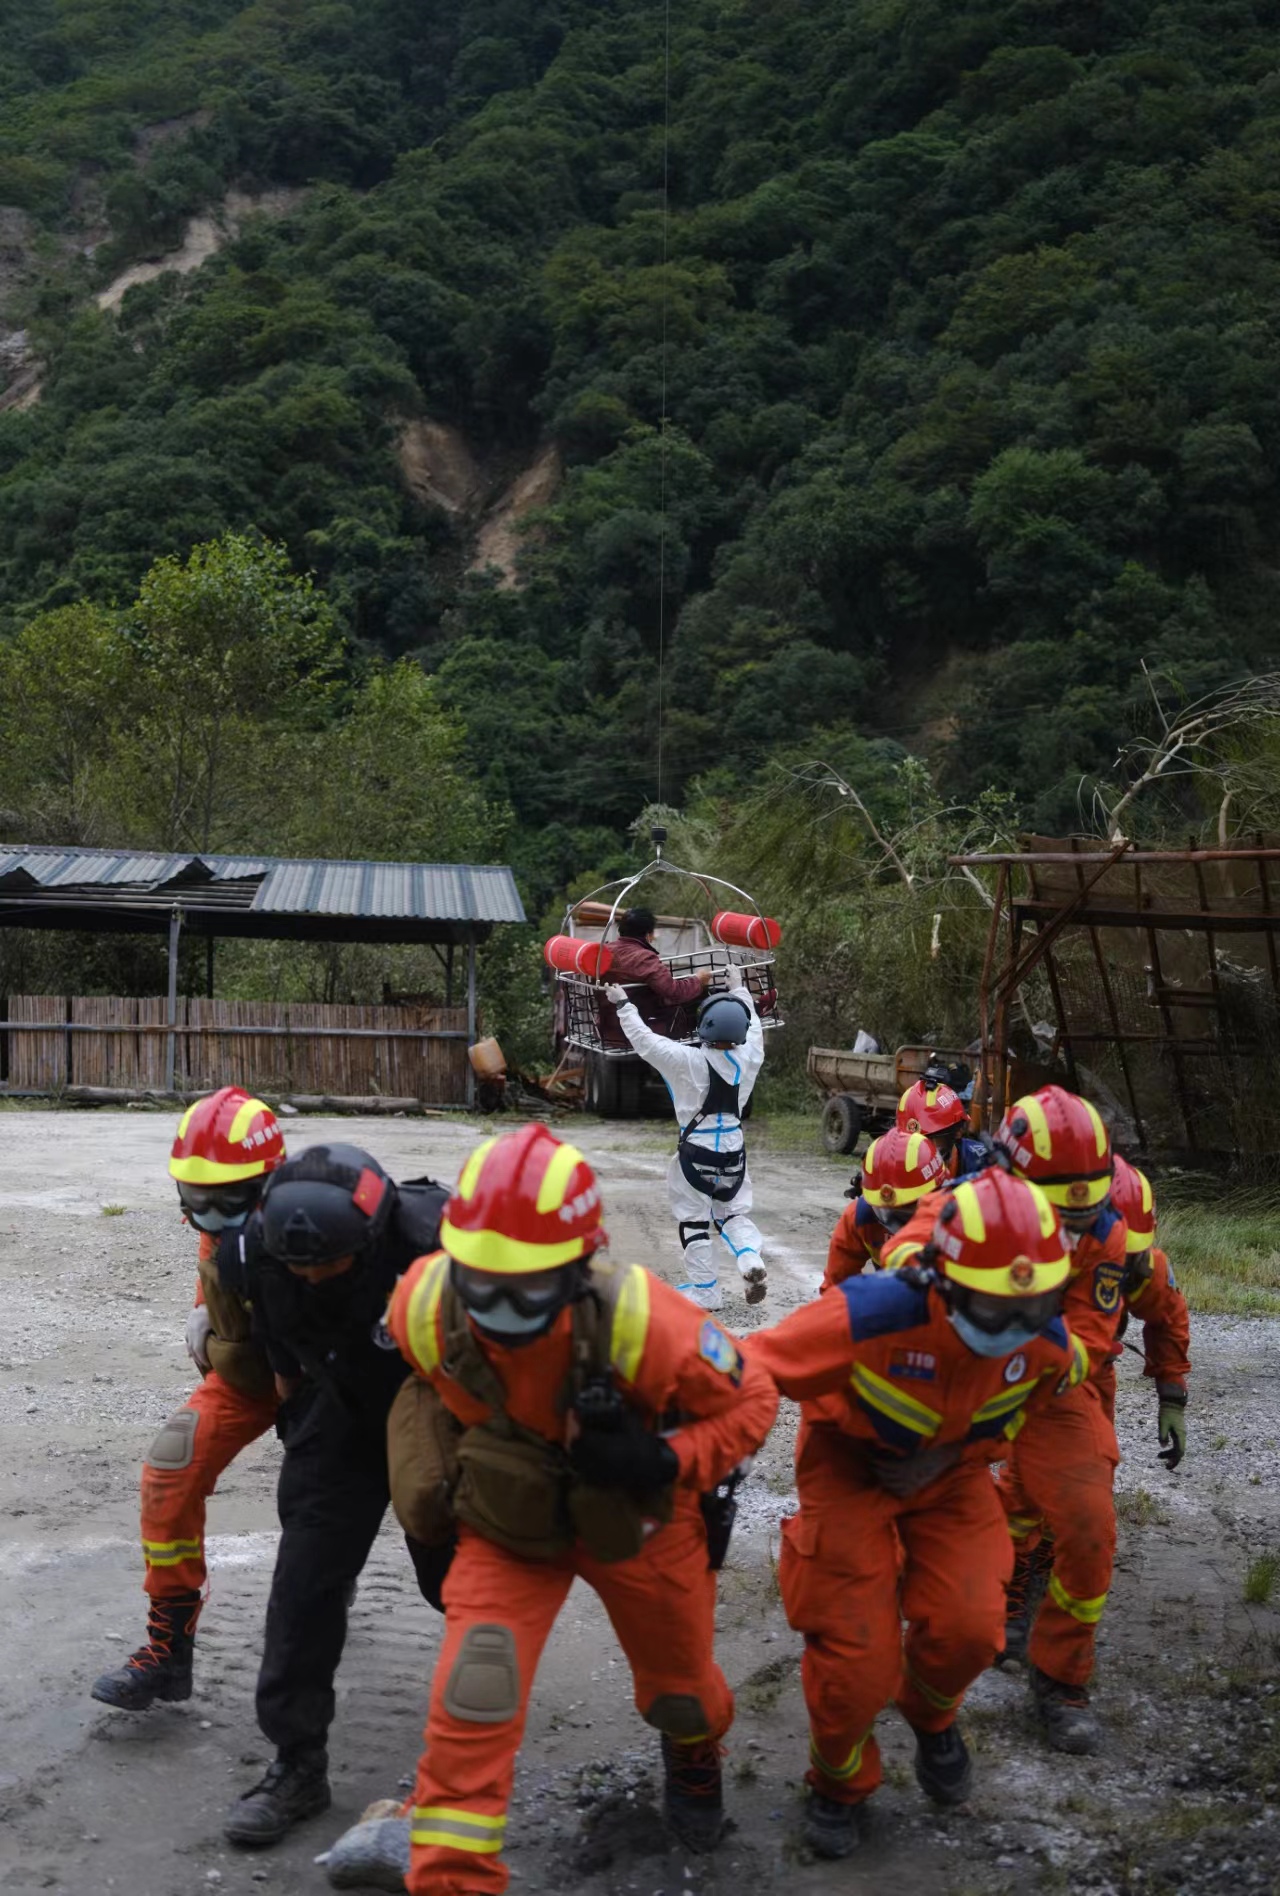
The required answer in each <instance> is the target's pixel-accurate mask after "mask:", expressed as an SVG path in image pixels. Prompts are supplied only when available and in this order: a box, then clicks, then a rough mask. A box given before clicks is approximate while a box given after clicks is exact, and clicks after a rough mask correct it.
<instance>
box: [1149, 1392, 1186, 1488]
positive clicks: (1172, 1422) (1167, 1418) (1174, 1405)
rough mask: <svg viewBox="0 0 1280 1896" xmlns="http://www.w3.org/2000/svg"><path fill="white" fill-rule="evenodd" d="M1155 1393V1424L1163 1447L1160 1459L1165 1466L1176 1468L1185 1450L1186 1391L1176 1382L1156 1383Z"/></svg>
mask: <svg viewBox="0 0 1280 1896" xmlns="http://www.w3.org/2000/svg"><path fill="white" fill-rule="evenodd" d="M1156 1394H1157V1395H1158V1396H1159V1398H1160V1414H1159V1420H1158V1424H1157V1426H1158V1428H1159V1432H1160V1446H1161V1448H1162V1449H1164V1453H1163V1454H1162V1455H1161V1456H1160V1460H1161V1461H1162V1462H1163V1463H1164V1465H1165V1467H1166V1468H1176V1467H1177V1466H1178V1463H1179V1462H1180V1461H1181V1460H1182V1457H1183V1456H1184V1455H1185V1454H1186V1452H1187V1392H1186V1390H1185V1389H1179V1388H1178V1386H1177V1384H1176V1383H1157V1384H1156ZM1166 1442H1167V1443H1168V1444H1169V1446H1168V1447H1167V1448H1165V1443H1166Z"/></svg>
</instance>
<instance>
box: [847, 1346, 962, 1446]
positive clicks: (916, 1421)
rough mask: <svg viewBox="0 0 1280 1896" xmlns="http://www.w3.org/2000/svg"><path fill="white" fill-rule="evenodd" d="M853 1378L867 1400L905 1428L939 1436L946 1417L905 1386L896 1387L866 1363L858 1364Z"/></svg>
mask: <svg viewBox="0 0 1280 1896" xmlns="http://www.w3.org/2000/svg"><path fill="white" fill-rule="evenodd" d="M849 1380H850V1382H851V1383H852V1384H853V1386H854V1388H855V1389H856V1390H857V1392H858V1394H859V1395H860V1396H861V1398H862V1400H863V1401H864V1402H866V1403H868V1404H869V1405H870V1406H871V1408H873V1409H878V1410H879V1411H880V1414H881V1415H886V1416H888V1417H889V1420H890V1421H891V1422H897V1423H898V1424H900V1426H901V1427H902V1428H905V1429H911V1430H912V1431H913V1432H914V1433H915V1434H916V1435H936V1434H937V1432H938V1430H939V1429H940V1428H941V1427H942V1420H943V1419H942V1417H941V1416H940V1415H939V1413H938V1411H937V1410H936V1409H931V1408H929V1406H928V1404H927V1403H924V1402H917V1401H916V1399H915V1397H914V1396H909V1395H908V1394H907V1393H906V1391H905V1389H898V1388H895V1386H894V1385H893V1383H891V1382H890V1381H889V1380H888V1378H887V1377H885V1376H877V1375H876V1373H875V1371H874V1370H873V1369H868V1368H867V1366H866V1364H865V1363H855V1364H854V1366H853V1374H852V1376H851V1377H850V1378H849Z"/></svg>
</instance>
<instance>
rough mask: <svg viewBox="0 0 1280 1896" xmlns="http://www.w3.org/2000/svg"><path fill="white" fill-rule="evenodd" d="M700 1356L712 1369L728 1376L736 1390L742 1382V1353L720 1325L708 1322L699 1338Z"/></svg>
mask: <svg viewBox="0 0 1280 1896" xmlns="http://www.w3.org/2000/svg"><path fill="white" fill-rule="evenodd" d="M698 1354H699V1356H700V1357H701V1358H702V1360H703V1362H704V1363H710V1365H711V1367H712V1369H718V1370H719V1372H720V1374H721V1375H722V1376H727V1377H728V1378H729V1381H730V1382H731V1383H732V1384H733V1386H734V1388H735V1389H736V1388H737V1387H738V1386H739V1384H740V1383H741V1381H742V1351H741V1350H740V1349H739V1348H738V1346H737V1344H736V1343H735V1342H734V1340H733V1338H732V1337H729V1336H726V1335H725V1333H724V1331H723V1330H722V1329H721V1328H720V1325H719V1324H718V1323H712V1322H710V1321H708V1322H706V1323H704V1324H703V1326H702V1333H701V1335H700V1336H699V1338H698Z"/></svg>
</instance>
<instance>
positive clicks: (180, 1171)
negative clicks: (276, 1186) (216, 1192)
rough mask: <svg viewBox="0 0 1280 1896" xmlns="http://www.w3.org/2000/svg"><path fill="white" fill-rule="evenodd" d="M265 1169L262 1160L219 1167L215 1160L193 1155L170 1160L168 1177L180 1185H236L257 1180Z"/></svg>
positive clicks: (248, 1160) (249, 1160) (251, 1160)
mask: <svg viewBox="0 0 1280 1896" xmlns="http://www.w3.org/2000/svg"><path fill="white" fill-rule="evenodd" d="M265 1169H266V1168H265V1167H264V1165H263V1163H262V1160H261V1159H260V1158H257V1159H246V1161H245V1162H244V1164H243V1165H221V1164H219V1163H218V1161H217V1160H216V1159H201V1158H197V1157H196V1156H195V1154H194V1153H193V1154H191V1155H189V1156H188V1157H187V1158H185V1159H170V1161H169V1176H170V1178H176V1179H177V1181H178V1183H179V1184H180V1185H238V1184H239V1183H240V1180H241V1179H242V1178H258V1177H260V1176H261V1174H262V1172H263V1171H264V1170H265Z"/></svg>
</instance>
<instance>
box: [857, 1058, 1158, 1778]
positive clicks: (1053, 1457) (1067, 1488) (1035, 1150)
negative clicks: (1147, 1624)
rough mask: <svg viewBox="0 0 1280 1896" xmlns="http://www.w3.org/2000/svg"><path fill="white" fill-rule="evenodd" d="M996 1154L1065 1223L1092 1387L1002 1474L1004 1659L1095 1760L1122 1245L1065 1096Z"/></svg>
mask: <svg viewBox="0 0 1280 1896" xmlns="http://www.w3.org/2000/svg"><path fill="white" fill-rule="evenodd" d="M995 1144H996V1148H997V1151H998V1152H1000V1153H1001V1154H1002V1155H1003V1158H1004V1161H1005V1163H1007V1164H1008V1165H1010V1166H1011V1167H1012V1169H1013V1171H1014V1173H1015V1174H1016V1175H1017V1176H1018V1177H1020V1178H1027V1179H1031V1180H1032V1181H1033V1182H1034V1183H1035V1184H1036V1185H1038V1186H1039V1187H1040V1188H1041V1190H1042V1191H1043V1192H1044V1193H1045V1195H1046V1197H1048V1198H1049V1199H1050V1200H1051V1201H1052V1203H1053V1205H1054V1208H1055V1209H1056V1211H1057V1213H1058V1216H1059V1217H1060V1218H1061V1220H1062V1224H1063V1228H1064V1230H1065V1233H1066V1239H1067V1245H1068V1248H1069V1252H1070V1259H1071V1273H1070V1277H1069V1280H1068V1284H1067V1291H1066V1297H1065V1301H1064V1306H1063V1311H1064V1315H1065V1317H1066V1320H1067V1322H1068V1323H1069V1324H1070V1325H1071V1329H1072V1331H1073V1333H1074V1334H1075V1335H1076V1336H1077V1337H1079V1338H1080V1339H1081V1340H1082V1342H1083V1343H1084V1345H1085V1346H1086V1347H1087V1349H1088V1353H1089V1376H1088V1380H1087V1381H1086V1382H1085V1383H1084V1384H1082V1386H1081V1387H1080V1388H1078V1389H1074V1390H1072V1391H1071V1392H1070V1394H1069V1395H1068V1396H1067V1397H1065V1398H1064V1399H1063V1401H1061V1402H1059V1403H1055V1404H1054V1405H1053V1406H1052V1407H1051V1408H1049V1409H1045V1410H1044V1411H1042V1412H1041V1413H1040V1414H1038V1415H1034V1416H1032V1417H1030V1418H1029V1420H1028V1422H1027V1426H1026V1428H1025V1429H1023V1430H1022V1432H1021V1433H1020V1434H1019V1436H1018V1438H1017V1440H1016V1442H1014V1444H1013V1446H1012V1448H1011V1449H1010V1452H1009V1458H1008V1462H1007V1465H1006V1466H1005V1468H1004V1469H1003V1471H1002V1473H1001V1477H1000V1483H999V1492H1000V1496H1001V1499H1002V1500H1003V1502H1004V1506H1005V1511H1006V1514H1007V1516H1008V1521H1009V1532H1010V1534H1011V1535H1012V1537H1013V1542H1014V1547H1015V1551H1016V1560H1015V1564H1014V1570H1013V1575H1012V1578H1011V1582H1010V1588H1009V1596H1008V1606H1007V1622H1008V1623H1007V1625H1006V1628H1005V1643H1004V1652H1003V1658H1004V1659H1005V1660H1009V1659H1021V1658H1023V1657H1025V1658H1026V1659H1027V1661H1028V1677H1029V1682H1030V1686H1031V1693H1032V1701H1033V1704H1034V1707H1035V1710H1036V1714H1037V1716H1038V1718H1039V1721H1040V1724H1041V1727H1042V1729H1043V1731H1044V1733H1045V1736H1046V1737H1047V1738H1048V1741H1049V1743H1050V1745H1051V1746H1052V1747H1053V1748H1054V1750H1057V1751H1066V1752H1074V1753H1089V1752H1094V1751H1096V1750H1097V1749H1098V1747H1099V1745H1100V1744H1101V1742H1102V1731H1101V1727H1100V1725H1099V1722H1098V1718H1097V1715H1096V1713H1095V1712H1094V1710H1093V1708H1092V1706H1091V1704H1090V1702H1089V1692H1088V1684H1089V1680H1090V1678H1091V1677H1092V1674H1093V1663H1094V1647H1095V1643H1096V1640H1097V1631H1098V1623H1099V1621H1100V1620H1101V1618H1102V1614H1103V1609H1104V1607H1105V1606H1106V1603H1107V1590H1108V1588H1109V1587H1110V1585H1111V1569H1112V1563H1113V1561H1114V1559H1115V1548H1116V1512H1115V1501H1114V1498H1113V1495H1112V1489H1113V1486H1114V1483H1115V1472H1116V1468H1117V1466H1118V1464H1119V1461H1120V1446H1119V1443H1118V1442H1117V1441H1116V1432H1115V1427H1114V1424H1113V1423H1112V1420H1111V1417H1110V1416H1109V1415H1108V1413H1107V1409H1106V1405H1105V1403H1104V1401H1103V1396H1102V1388H1101V1379H1104V1378H1106V1377H1112V1378H1113V1377H1114V1371H1113V1370H1112V1368H1111V1364H1112V1360H1113V1355H1114V1351H1115V1349H1116V1347H1117V1344H1116V1338H1117V1333H1118V1331H1119V1327H1120V1321H1121V1317H1122V1316H1123V1313H1124V1281H1125V1271H1126V1257H1127V1244H1128V1238H1127V1233H1126V1229H1125V1222H1124V1219H1123V1218H1122V1217H1121V1216H1120V1214H1119V1212H1118V1211H1116V1210H1114V1209H1113V1208H1112V1205H1111V1202H1110V1196H1109V1195H1110V1191H1111V1175H1112V1161H1111V1140H1110V1136H1109V1134H1108V1132H1107V1129H1106V1127H1105V1125H1104V1124H1103V1122H1102V1118H1101V1115H1100V1114H1099V1113H1098V1111H1097V1108H1096V1107H1094V1106H1093V1105H1091V1104H1090V1102H1089V1101H1088V1100H1086V1099H1081V1098H1079V1097H1078V1096H1077V1095H1076V1094H1075V1093H1068V1092H1067V1091H1066V1090H1065V1088H1063V1087H1061V1086H1046V1087H1042V1088H1041V1089H1040V1091H1039V1092H1037V1093H1029V1094H1027V1095H1026V1096H1025V1097H1024V1098H1022V1099H1019V1100H1015V1102H1014V1103H1013V1105H1012V1106H1011V1107H1010V1108H1009V1110H1008V1112H1007V1113H1006V1114H1005V1117H1004V1119H1003V1120H1002V1121H1001V1123H1000V1126H999V1128H998V1129H997V1131H996V1135H995ZM921 1229H922V1227H921V1225H920V1224H919V1223H918V1222H917V1221H916V1220H915V1219H913V1220H912V1222H911V1224H909V1225H908V1226H907V1228H906V1229H905V1230H904V1231H903V1232H902V1234H901V1236H900V1237H899V1238H898V1239H896V1240H895V1242H894V1246H893V1249H892V1251H890V1250H889V1249H888V1247H886V1262H887V1263H889V1264H890V1265H893V1264H895V1263H897V1262H898V1259H899V1256H900V1255H901V1253H903V1252H909V1250H910V1249H911V1246H912V1244H913V1243H914V1242H915V1241H917V1240H918V1238H919V1236H920V1233H921ZM1046 1528H1047V1530H1048V1533H1049V1535H1050V1536H1051V1537H1052V1543H1053V1544H1052V1562H1051V1566H1050V1570H1049V1573H1048V1590H1047V1592H1046V1594H1045V1597H1044V1598H1043V1600H1042V1601H1041V1602H1040V1604H1039V1607H1038V1610H1036V1611H1035V1614H1034V1621H1033V1622H1032V1623H1031V1624H1030V1626H1029V1625H1028V1622H1029V1620H1031V1612H1032V1606H1033V1604H1034V1599H1035V1595H1036V1593H1037V1592H1038V1588H1037V1587H1036V1585H1035V1582H1036V1578H1037V1574H1036V1566H1037V1558H1036V1557H1037V1551H1038V1543H1039V1541H1040V1539H1041V1536H1042V1535H1043V1534H1044V1533H1045V1530H1046Z"/></svg>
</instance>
